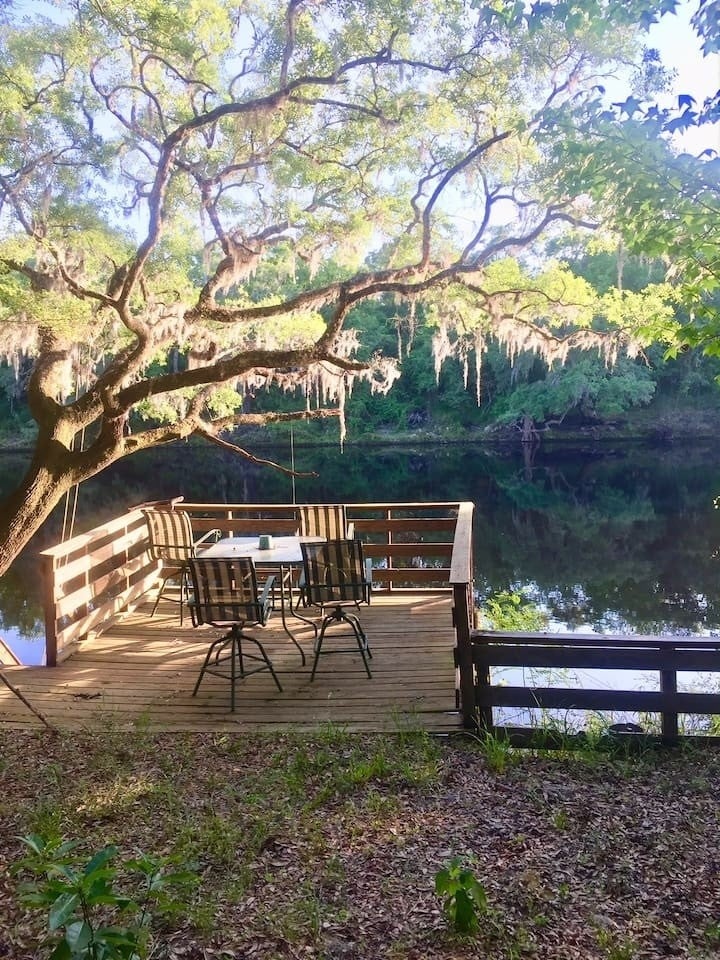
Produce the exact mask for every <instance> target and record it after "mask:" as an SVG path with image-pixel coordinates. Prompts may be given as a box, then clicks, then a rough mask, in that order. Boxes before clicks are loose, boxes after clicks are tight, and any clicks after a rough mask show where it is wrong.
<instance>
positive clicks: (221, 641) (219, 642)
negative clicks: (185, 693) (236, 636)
mask: <svg viewBox="0 0 720 960" xmlns="http://www.w3.org/2000/svg"><path fill="white" fill-rule="evenodd" d="M229 636H230V634H226V635H225V636H224V637H218V638H217V640H213V642H212V643H211V644H210V646H209V647H208V652H207V653H206V654H205V659H204V660H203V665H202V667H201V668H200V675H199V677H198V678H197V682H196V684H195V687H194V689H193V692H192V695H193V696H196V695H197V692H198V690H199V689H200V683H201V682H202V678H203V677H204V676H205V671H206V669H207V666H208V664H209V663H210V658H211V657H212V655H213V653H214V652H215V648H216V647H218V646H220V647H222V645H223V644H224V643H225V642H226V641H227V639H228V637H229ZM217 655H218V656H219V655H220V650H218V651H217Z"/></svg>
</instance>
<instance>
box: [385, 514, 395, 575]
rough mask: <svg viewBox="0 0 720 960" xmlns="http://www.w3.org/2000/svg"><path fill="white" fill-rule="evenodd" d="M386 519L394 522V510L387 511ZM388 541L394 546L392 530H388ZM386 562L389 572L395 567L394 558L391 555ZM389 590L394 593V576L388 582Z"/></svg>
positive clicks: (386, 558)
mask: <svg viewBox="0 0 720 960" xmlns="http://www.w3.org/2000/svg"><path fill="white" fill-rule="evenodd" d="M385 519H386V520H392V510H386V511H385ZM386 540H387V542H388V544H392V542H393V535H392V530H388V532H387V536H386ZM385 562H386V563H387V565H388V570H389V569H390V568H391V567H392V565H393V561H392V557H391V556H389V555H388V556H386V557H385ZM387 588H388V592H390V591H392V589H393V582H392V575H391V576H390V579H389V580H388V582H387Z"/></svg>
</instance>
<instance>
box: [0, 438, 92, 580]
mask: <svg viewBox="0 0 720 960" xmlns="http://www.w3.org/2000/svg"><path fill="white" fill-rule="evenodd" d="M62 460H64V461H65V462H64V464H63V463H62ZM58 461H60V462H53V461H52V460H51V458H50V457H48V458H47V460H46V462H45V463H42V462H40V461H39V459H38V458H37V457H36V458H35V460H33V463H32V464H31V466H30V468H29V469H28V472H27V473H26V474H25V477H24V478H23V481H22V483H21V484H20V486H19V487H18V488H17V489H16V490H14V491H13V492H12V493H11V494H10V496H8V497H5V498H4V499H3V500H0V576H2V575H3V574H4V573H5V572H6V570H7V569H8V567H9V566H10V564H11V563H12V562H13V560H14V559H15V557H16V556H17V555H18V554H19V553H20V551H21V550H22V549H23V547H24V546H25V545H26V544H27V542H28V541H29V540H30V538H31V537H32V536H33V535H34V534H35V533H37V531H38V530H39V529H40V527H41V526H42V524H43V523H44V522H45V520H47V518H48V516H49V515H50V513H51V512H52V510H53V508H54V507H55V506H56V504H58V503H59V502H60V499H61V498H62V497H63V495H64V494H65V493H66V492H67V491H68V490H69V489H70V488H71V487H72V486H73V485H74V483H75V478H74V474H73V471H72V468H71V465H70V463H69V462H68V458H67V451H65V456H64V457H61V458H58Z"/></svg>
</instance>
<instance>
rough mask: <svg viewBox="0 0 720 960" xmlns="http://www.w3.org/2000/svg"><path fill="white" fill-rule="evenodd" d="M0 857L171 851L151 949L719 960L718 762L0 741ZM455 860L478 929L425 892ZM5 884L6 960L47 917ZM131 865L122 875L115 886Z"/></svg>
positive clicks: (401, 747) (357, 746)
mask: <svg viewBox="0 0 720 960" xmlns="http://www.w3.org/2000/svg"><path fill="white" fill-rule="evenodd" d="M0 748H1V754H0V755H1V756H2V761H0V788H1V789H2V796H3V800H2V803H1V804H0V823H1V825H2V829H1V830H0V862H2V863H4V864H5V865H6V866H7V867H8V868H11V867H12V866H13V865H14V864H17V863H18V861H19V859H20V857H21V855H22V852H23V851H22V845H21V843H20V841H19V840H18V837H19V836H23V835H27V834H29V833H31V832H35V833H39V834H42V835H44V836H45V837H52V838H60V837H65V838H73V839H77V840H79V841H80V842H81V846H80V848H79V849H78V855H83V856H84V857H86V858H88V857H89V856H91V855H92V853H93V852H94V851H96V850H99V849H101V848H102V847H104V846H105V845H106V844H108V843H113V844H116V845H117V847H118V851H119V853H118V857H117V865H120V864H121V863H124V862H125V861H127V860H128V859H129V858H131V857H132V858H136V857H137V856H138V854H139V852H140V851H142V852H143V853H146V854H149V855H153V856H161V857H170V858H171V859H172V861H173V864H174V868H175V869H177V868H178V867H180V868H185V867H187V868H188V869H189V870H190V872H191V873H192V874H193V875H194V877H195V878H196V884H195V885H192V886H189V887H186V888H183V889H181V890H180V891H179V892H178V893H177V894H176V896H175V899H170V900H168V901H166V902H165V904H164V907H163V908H162V909H159V910H157V911H156V912H155V919H154V922H153V924H152V927H151V930H152V934H151V942H150V948H151V955H152V956H153V957H156V958H164V960H169V958H187V960H201V958H208V957H217V958H226V960H229V958H231V957H236V958H241V957H242V958H252V960H281V958H287V960H291V958H293V960H300V958H307V960H369V958H372V960H476V958H477V957H479V956H482V957H483V958H485V960H507V958H511V957H512V958H521V957H542V958H543V960H611V958H613V960H621V958H624V960H634V958H642V960H659V958H661V957H662V958H666V957H674V958H679V960H691V958H692V960H710V958H711V957H716V956H717V950H718V947H719V946H720V915H718V902H720V876H719V874H718V870H717V861H718V854H719V848H718V838H717V810H716V798H717V795H718V791H719V790H720V753H718V752H716V751H714V750H708V751H705V752H700V751H697V750H690V749H688V751H686V752H657V753H647V754H644V755H641V756H637V757H634V758H622V757H615V758H613V757H608V756H606V755H602V754H598V753H588V754H585V755H570V754H560V755H533V754H531V753H528V752H521V753H510V752H508V751H507V750H505V749H503V748H498V747H497V746H496V745H492V744H489V745H487V746H486V747H483V746H482V745H481V744H480V743H479V742H478V741H477V740H476V739H475V738H472V737H466V738H463V739H458V740H451V741H447V740H434V739H431V738H429V737H427V736H426V735H423V734H417V733H412V732H405V733H399V734H398V735H396V736H389V737H357V736H356V737H351V736H349V735H346V734H344V733H343V732H342V731H341V730H338V729H330V728H328V729H326V730H324V731H322V732H320V733H319V734H318V735H317V736H316V737H314V738H311V739H303V738H300V737H295V736H292V735H290V734H278V735H274V736H268V737H251V736H243V735H231V736H228V735H224V736H193V735H188V734H180V735H151V734H149V733H148V732H147V731H144V730H143V729H141V728H138V729H136V730H134V731H132V732H131V733H129V734H128V733H127V732H124V731H121V730H119V729H118V730H114V729H113V726H112V720H111V718H109V719H108V725H107V729H106V730H105V731H104V732H102V733H100V732H98V733H86V734H84V735H77V736H57V737H53V736H49V735H47V734H44V735H42V736H40V735H31V734H24V733H14V734H12V735H10V734H4V735H2V737H0ZM455 857H458V858H460V860H461V862H462V863H463V864H465V865H467V866H468V867H469V868H470V869H471V870H472V871H473V874H474V876H475V878H476V879H477V880H478V881H479V883H481V884H482V887H483V890H484V892H485V896H486V905H485V906H484V907H482V909H480V910H479V930H478V933H477V935H476V936H475V937H474V938H467V937H460V936H458V935H457V934H456V933H455V932H454V931H453V928H452V925H451V924H450V923H449V921H448V918H447V917H446V916H445V915H444V914H443V910H442V905H441V902H440V900H439V898H438V896H437V895H436V893H435V890H434V882H435V876H436V874H437V872H438V871H439V870H440V869H441V868H443V867H444V866H446V865H448V864H449V863H450V862H451V861H452V860H453V858H455ZM24 879H27V876H26V875H25V876H20V877H15V876H14V875H13V874H12V872H11V870H10V869H5V870H4V871H3V872H2V873H0V956H3V957H5V956H6V957H12V958H13V960H31V958H33V960H37V958H38V957H42V956H44V955H45V953H44V952H43V948H41V946H40V944H41V943H42V941H43V940H44V938H45V937H46V936H47V915H46V912H43V911H32V910H30V909H29V908H28V907H25V906H23V905H21V903H20V902H19V899H18V882H19V881H21V880H24ZM127 882H128V880H127V875H123V876H122V878H121V883H122V884H124V885H127Z"/></svg>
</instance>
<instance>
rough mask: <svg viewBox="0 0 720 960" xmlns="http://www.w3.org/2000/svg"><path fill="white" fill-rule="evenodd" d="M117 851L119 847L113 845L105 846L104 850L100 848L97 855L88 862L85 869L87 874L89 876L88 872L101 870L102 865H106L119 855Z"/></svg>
mask: <svg viewBox="0 0 720 960" xmlns="http://www.w3.org/2000/svg"><path fill="white" fill-rule="evenodd" d="M117 852H118V848H117V847H115V846H112V845H109V846H107V847H104V848H103V849H102V850H98V852H97V853H96V854H95V856H94V857H93V858H92V859H91V860H89V861H88V863H87V864H86V866H85V870H84V873H85V875H86V876H87V875H88V874H90V873H94V872H95V871H96V870H99V869H100V868H101V867H104V866H105V864H106V863H108V861H110V860H112V859H113V857H115V856H117Z"/></svg>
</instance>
